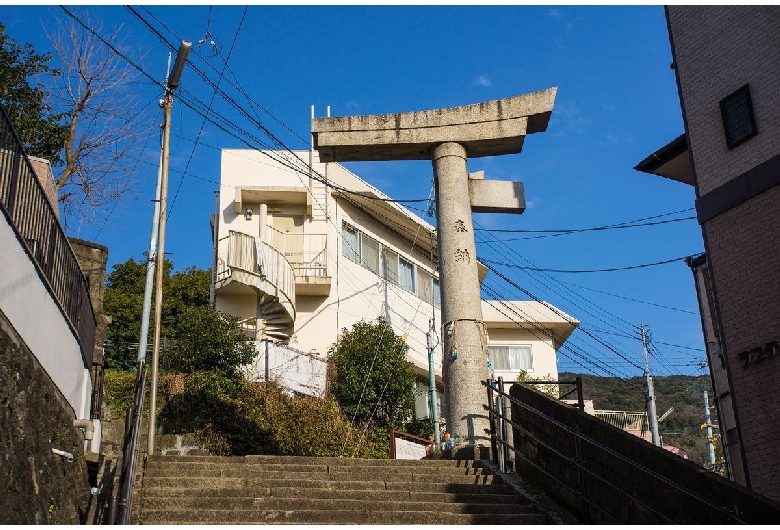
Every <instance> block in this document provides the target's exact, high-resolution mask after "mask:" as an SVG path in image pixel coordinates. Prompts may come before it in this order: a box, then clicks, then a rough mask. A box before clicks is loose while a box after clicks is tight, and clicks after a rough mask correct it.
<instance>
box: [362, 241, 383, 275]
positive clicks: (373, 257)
mask: <svg viewBox="0 0 780 530" xmlns="http://www.w3.org/2000/svg"><path fill="white" fill-rule="evenodd" d="M360 259H361V263H363V266H364V267H365V268H367V269H368V270H370V271H371V272H373V273H374V274H376V275H379V241H377V240H376V239H372V238H370V237H368V236H367V235H366V234H360Z"/></svg>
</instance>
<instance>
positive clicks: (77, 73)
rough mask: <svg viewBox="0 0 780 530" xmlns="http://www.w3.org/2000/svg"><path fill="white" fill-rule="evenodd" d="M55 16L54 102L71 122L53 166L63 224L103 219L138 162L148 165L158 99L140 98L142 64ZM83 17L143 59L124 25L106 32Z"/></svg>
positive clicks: (131, 183) (132, 184) (131, 185)
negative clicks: (56, 69)
mask: <svg viewBox="0 0 780 530" xmlns="http://www.w3.org/2000/svg"><path fill="white" fill-rule="evenodd" d="M54 20H55V21H56V27H55V30H54V31H52V32H50V31H46V30H45V31H46V34H47V36H48V38H49V41H50V42H51V44H52V47H53V48H54V50H55V52H56V54H57V55H58V56H59V59H60V62H61V63H62V66H61V70H62V75H61V76H60V77H57V78H53V80H54V82H55V83H56V85H55V86H54V87H53V90H52V98H53V106H54V107H55V108H57V109H58V110H60V111H61V112H64V113H66V115H67V117H68V119H69V122H70V123H69V125H70V126H69V131H68V134H67V137H66V139H65V144H64V156H63V161H64V163H63V164H62V165H61V166H60V167H56V168H54V171H55V182H56V185H57V191H58V195H59V202H60V205H61V210H62V213H63V215H64V217H65V219H66V224H72V223H74V222H77V223H81V222H87V223H90V224H93V225H95V226H101V225H105V222H106V220H107V217H108V215H110V212H112V211H114V209H116V208H117V207H118V205H119V203H120V201H121V200H122V199H128V198H131V197H132V196H133V194H134V191H135V188H136V186H137V183H138V182H137V179H136V178H135V174H136V173H137V171H138V170H139V163H140V169H144V168H143V162H144V160H146V159H148V158H150V157H149V156H147V155H146V154H145V153H144V151H147V150H146V149H145V147H147V142H148V141H149V139H150V138H151V135H152V133H153V131H154V129H155V114H154V111H156V110H157V105H156V104H154V103H155V102H156V100H155V99H153V98H151V97H148V98H140V97H138V93H139V91H138V85H139V83H137V79H138V74H137V70H136V69H135V68H133V66H132V65H130V64H129V63H128V62H127V61H126V60H125V59H123V58H122V57H120V56H119V55H117V54H116V53H115V52H114V51H113V50H111V49H110V48H109V46H107V45H106V44H104V43H103V42H102V41H101V40H100V39H99V38H97V37H96V36H95V35H94V34H93V33H92V32H91V31H88V30H86V29H84V27H83V26H81V25H80V24H78V23H77V22H75V21H74V20H72V19H68V20H66V21H63V20H62V19H60V18H58V17H56V16H55V17H54ZM81 20H82V21H83V22H84V24H85V25H86V26H88V27H90V28H92V29H93V30H94V31H95V32H96V33H98V34H100V35H101V36H102V37H103V38H104V39H105V40H106V41H107V42H109V43H111V45H112V46H113V47H114V48H117V49H120V50H122V53H123V55H126V56H135V57H136V58H137V60H140V54H138V53H135V54H134V53H131V52H130V51H129V50H127V49H125V48H126V34H124V33H123V31H122V27H121V26H120V27H118V28H116V29H114V30H112V31H111V32H110V33H109V34H108V35H107V36H105V35H103V32H102V25H101V24H100V23H96V22H95V21H93V20H90V17H89V16H88V15H83V16H82V17H81ZM148 147H150V148H151V147H156V146H155V145H154V144H152V145H149V146H148ZM146 161H148V160H146Z"/></svg>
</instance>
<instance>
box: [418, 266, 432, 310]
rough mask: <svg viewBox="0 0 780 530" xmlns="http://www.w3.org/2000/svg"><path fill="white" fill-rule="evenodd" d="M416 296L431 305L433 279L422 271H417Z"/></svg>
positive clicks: (426, 272)
mask: <svg viewBox="0 0 780 530" xmlns="http://www.w3.org/2000/svg"><path fill="white" fill-rule="evenodd" d="M417 296H419V297H420V298H422V299H423V300H424V301H426V302H428V303H429V304H433V278H431V275H430V273H428V271H425V270H423V269H420V268H418V269H417Z"/></svg>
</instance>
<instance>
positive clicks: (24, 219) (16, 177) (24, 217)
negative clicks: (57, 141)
mask: <svg viewBox="0 0 780 530" xmlns="http://www.w3.org/2000/svg"><path fill="white" fill-rule="evenodd" d="M0 109H2V111H0V114H2V118H1V119H0V210H1V211H2V212H3V213H4V214H5V216H6V217H7V219H8V220H9V222H10V224H11V226H12V227H13V229H14V231H15V232H16V234H17V236H18V238H19V240H20V241H21V242H22V244H23V246H24V247H25V249H26V250H27V253H28V254H29V256H30V258H31V261H32V262H33V263H35V265H36V268H37V269H38V272H39V275H40V277H41V280H42V282H43V284H44V285H45V286H46V288H47V290H48V291H49V293H51V295H52V298H53V299H54V301H55V303H56V304H57V305H58V306H59V307H60V311H62V314H63V316H64V317H65V320H66V321H67V322H68V325H69V326H70V327H71V329H72V330H73V332H74V335H75V336H76V338H77V340H78V343H79V346H80V348H81V356H82V360H83V361H84V368H87V369H88V368H89V367H90V366H91V364H92V355H93V351H94V347H95V329H96V327H97V324H96V320H95V314H94V312H93V309H92V303H91V301H90V299H89V286H88V284H87V280H86V278H85V277H84V274H83V272H82V271H81V267H80V266H79V263H78V260H77V259H76V255H75V254H74V253H73V249H72V248H71V246H70V242H69V241H68V238H67V236H66V235H65V231H64V230H63V229H62V226H61V225H60V222H59V219H58V217H57V215H56V214H55V212H54V209H53V208H52V205H51V203H50V202H49V201H48V199H47V198H46V193H45V192H44V190H43V188H42V187H41V183H40V182H39V180H38V178H36V173H35V170H34V169H33V167H32V164H31V163H30V159H29V158H28V156H27V153H25V151H24V146H23V144H22V142H21V140H20V139H19V136H18V135H17V134H16V130H15V129H14V126H13V124H12V123H11V120H10V118H9V117H8V114H7V113H6V110H5V108H3V107H2V105H0Z"/></svg>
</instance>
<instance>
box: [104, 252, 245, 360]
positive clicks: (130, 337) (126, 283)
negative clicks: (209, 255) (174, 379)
mask: <svg viewBox="0 0 780 530" xmlns="http://www.w3.org/2000/svg"><path fill="white" fill-rule="evenodd" d="M172 270H173V263H172V262H171V261H169V260H165V270H164V272H163V307H162V322H161V330H160V335H161V337H164V338H166V339H168V340H167V341H166V344H167V345H168V349H169V350H170V351H167V352H163V353H162V354H161V357H162V359H161V365H163V366H169V367H170V368H176V369H182V370H186V371H191V370H211V369H216V370H219V371H221V372H223V373H226V374H234V373H235V368H236V367H237V366H238V365H239V364H243V363H245V362H248V361H249V360H251V356H250V357H249V358H248V359H247V355H248V353H247V352H248V351H249V349H251V345H248V344H246V337H245V336H244V335H243V333H242V332H240V331H238V328H237V324H236V321H235V319H234V318H232V317H230V316H229V315H224V314H221V313H219V312H217V311H214V310H213V309H212V308H211V307H209V305H208V304H209V286H210V284H211V273H210V272H209V270H207V269H198V268H196V267H189V268H187V269H185V270H183V271H178V272H175V273H173V274H172V273H171V272H172ZM145 285H146V262H145V261H136V260H135V259H133V258H130V259H128V260H127V261H125V262H124V263H118V264H116V265H114V268H113V271H112V272H111V273H110V274H109V275H108V277H107V278H106V289H105V294H104V298H103V308H104V311H105V313H106V314H107V315H109V316H110V317H111V319H112V322H111V324H110V325H109V326H108V330H107V332H106V339H107V340H108V341H109V342H110V344H111V345H110V346H108V347H107V348H106V356H107V360H108V363H109V365H110V366H111V367H113V368H124V369H130V368H132V367H134V366H135V362H136V356H137V352H138V346H137V344H138V339H139V335H140V333H141V317H142V313H143V297H144V286H145ZM153 322H154V307H152V314H151V315H150V336H149V345H151V344H152V339H151V330H152V326H153ZM185 350H186V351H185ZM190 355H195V356H197V359H194V358H193V359H187V356H190ZM231 365H232V368H230V366H231Z"/></svg>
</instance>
